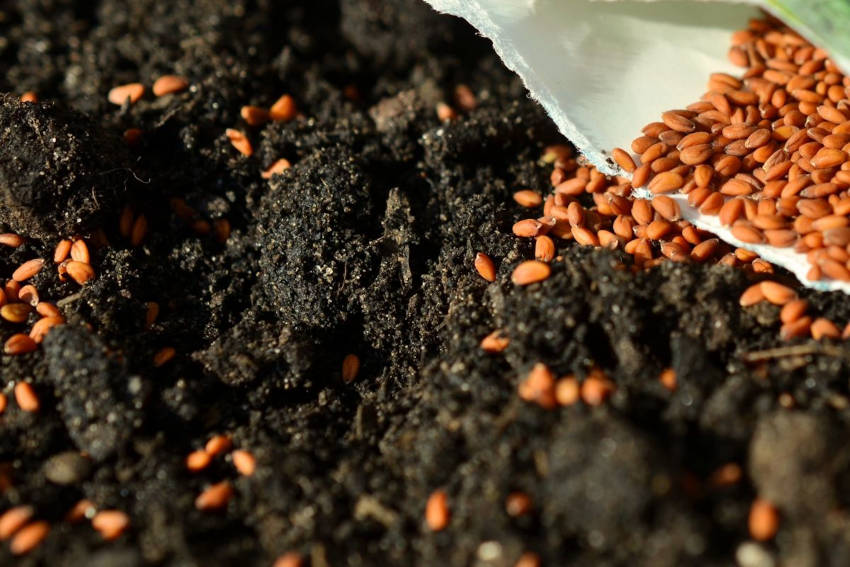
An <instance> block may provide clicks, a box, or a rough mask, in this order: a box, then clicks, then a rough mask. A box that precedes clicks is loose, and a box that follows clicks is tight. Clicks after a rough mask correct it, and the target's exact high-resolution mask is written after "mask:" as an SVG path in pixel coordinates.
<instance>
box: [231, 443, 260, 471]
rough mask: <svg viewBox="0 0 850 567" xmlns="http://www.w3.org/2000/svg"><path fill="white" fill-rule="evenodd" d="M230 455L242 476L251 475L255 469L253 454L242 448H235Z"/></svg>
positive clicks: (255, 463) (255, 462) (255, 461)
mask: <svg viewBox="0 0 850 567" xmlns="http://www.w3.org/2000/svg"><path fill="white" fill-rule="evenodd" d="M230 457H231V459H233V466H234V467H236V470H237V471H239V474H241V475H242V476H251V475H252V474H254V471H255V470H256V469H257V460H256V459H255V458H254V455H252V454H251V453H250V452H248V451H245V450H244V449H236V450H235V451H233V453H231V454H230Z"/></svg>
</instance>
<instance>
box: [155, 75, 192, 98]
mask: <svg viewBox="0 0 850 567" xmlns="http://www.w3.org/2000/svg"><path fill="white" fill-rule="evenodd" d="M187 88H189V81H188V80H187V79H186V78H185V77H181V76H179V75H163V76H162V77H160V78H158V79H157V80H156V81H154V84H153V89H151V90H153V94H154V96H165V95H167V94H174V93H179V92H183V91H185V90H186V89H187Z"/></svg>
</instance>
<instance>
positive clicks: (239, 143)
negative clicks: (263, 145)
mask: <svg viewBox="0 0 850 567" xmlns="http://www.w3.org/2000/svg"><path fill="white" fill-rule="evenodd" d="M224 134H225V135H226V136H227V138H228V139H229V140H230V144H231V145H232V146H233V147H234V148H236V150H237V151H238V152H239V153H240V154H242V155H243V156H245V157H250V156H251V155H253V153H254V146H253V145H251V140H249V139H248V137H247V136H246V135H245V134H244V133H243V132H240V131H239V130H236V129H234V128H228V129H227V130H225V131H224Z"/></svg>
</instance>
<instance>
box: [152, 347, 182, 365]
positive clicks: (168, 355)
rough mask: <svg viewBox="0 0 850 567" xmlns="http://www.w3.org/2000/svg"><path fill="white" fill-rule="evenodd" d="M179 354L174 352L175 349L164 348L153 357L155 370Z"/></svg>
mask: <svg viewBox="0 0 850 567" xmlns="http://www.w3.org/2000/svg"><path fill="white" fill-rule="evenodd" d="M176 354H177V351H176V350H174V347H170V346H169V347H163V348H161V349H160V350H158V351H157V352H156V354H154V355H153V365H154V367H155V368H159V367H160V366H163V365H165V364H166V363H168V362H169V361H170V360H171V359H172V358H174V355H176Z"/></svg>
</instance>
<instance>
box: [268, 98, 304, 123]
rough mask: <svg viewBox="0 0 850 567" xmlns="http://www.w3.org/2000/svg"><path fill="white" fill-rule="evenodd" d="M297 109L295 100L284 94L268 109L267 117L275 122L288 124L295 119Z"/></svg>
mask: <svg viewBox="0 0 850 567" xmlns="http://www.w3.org/2000/svg"><path fill="white" fill-rule="evenodd" d="M297 113H298V109H297V107H296V106H295V99H294V98H292V96H291V95H288V94H285V95H283V96H281V97H280V98H279V99H277V101H276V102H275V103H274V104H273V105H272V107H271V108H270V109H269V116H271V119H272V120H274V121H275V122H289V121H290V120H292V119H293V118H295V116H296V114H297Z"/></svg>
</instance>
